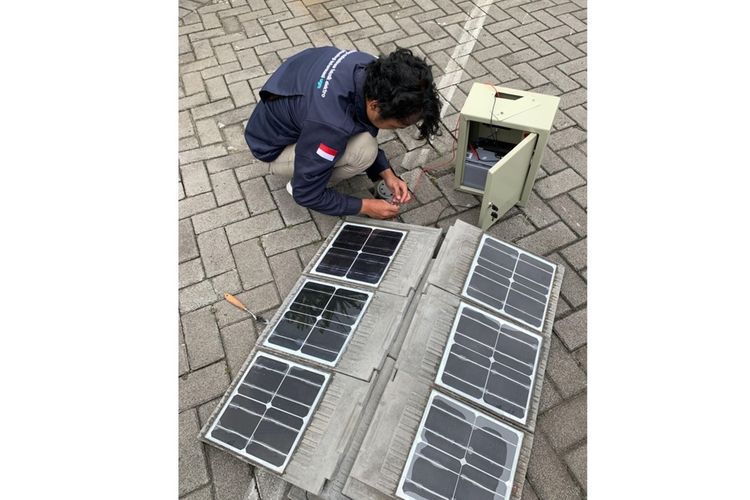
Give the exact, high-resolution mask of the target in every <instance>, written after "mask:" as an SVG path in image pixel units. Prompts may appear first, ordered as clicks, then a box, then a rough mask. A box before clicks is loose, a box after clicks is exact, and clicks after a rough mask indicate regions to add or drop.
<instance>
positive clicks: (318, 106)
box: [245, 47, 388, 215]
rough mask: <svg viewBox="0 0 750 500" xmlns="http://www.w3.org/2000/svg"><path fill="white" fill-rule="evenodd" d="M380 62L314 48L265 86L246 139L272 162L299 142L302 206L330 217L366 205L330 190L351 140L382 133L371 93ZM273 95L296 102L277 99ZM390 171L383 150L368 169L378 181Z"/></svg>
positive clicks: (297, 191) (297, 180) (297, 182)
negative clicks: (373, 67)
mask: <svg viewBox="0 0 750 500" xmlns="http://www.w3.org/2000/svg"><path fill="white" fill-rule="evenodd" d="M374 60H375V57H373V56H371V55H370V54H366V53H364V52H357V51H347V50H339V49H337V48H335V47H320V48H313V49H306V50H303V51H302V52H300V53H299V54H296V55H294V56H292V57H290V58H289V59H287V60H286V61H284V63H283V64H282V65H281V66H279V68H278V69H277V70H276V71H275V72H274V74H273V75H271V77H270V78H269V79H268V81H267V82H266V84H265V85H264V86H263V88H262V89H261V91H260V97H261V102H260V103H258V105H257V106H256V107H255V110H254V111H253V113H252V114H251V116H250V120H249V121H248V122H247V127H246V128H245V140H246V141H247V145H248V146H249V147H250V150H251V151H252V153H253V155H254V156H255V157H256V158H258V159H259V160H261V161H265V162H271V161H273V160H275V159H276V158H277V157H278V156H279V154H281V152H282V151H283V149H284V147H286V146H287V145H289V144H294V143H296V144H297V145H296V147H295V160H294V177H293V178H292V187H293V188H294V189H293V193H294V200H295V201H296V202H297V203H298V204H300V205H302V206H304V207H307V208H310V209H313V210H317V211H318V212H322V213H324V214H329V215H354V214H357V213H359V211H360V210H361V208H362V200H360V199H359V198H355V197H353V196H348V195H345V194H342V193H339V192H338V191H336V190H334V189H330V188H328V187H326V186H327V184H328V181H329V179H330V178H331V174H332V169H333V165H334V164H335V163H336V161H338V159H339V158H340V157H341V155H342V154H343V153H344V150H345V149H346V143H347V141H348V140H349V138H350V137H352V136H353V135H356V134H359V133H362V132H365V131H366V132H369V133H370V134H372V135H373V137H375V136H377V133H378V129H377V128H376V127H375V126H374V125H373V124H372V123H370V121H369V120H368V119H367V113H366V111H365V96H364V94H363V87H364V81H365V74H366V71H365V66H366V65H367V64H368V63H370V62H372V61H374ZM271 94H273V95H278V96H296V97H292V98H289V99H277V100H274V101H272V102H269V101H268V98H269V97H270V95H271ZM387 168H388V160H386V157H385V153H383V151H382V150H378V156H377V158H376V159H375V163H373V164H372V166H371V167H369V168H368V169H367V171H366V172H367V175H368V176H369V177H370V179H372V180H373V181H375V180H378V179H379V178H380V175H379V173H380V172H382V171H383V170H385V169H387Z"/></svg>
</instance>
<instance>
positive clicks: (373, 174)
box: [365, 148, 390, 182]
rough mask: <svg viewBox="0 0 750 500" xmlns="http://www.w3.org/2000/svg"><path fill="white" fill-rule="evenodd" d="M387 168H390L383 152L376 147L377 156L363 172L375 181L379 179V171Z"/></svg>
mask: <svg viewBox="0 0 750 500" xmlns="http://www.w3.org/2000/svg"><path fill="white" fill-rule="evenodd" d="M388 168H390V167H389V165H388V159H387V158H386V157H385V153H384V152H383V150H382V149H380V148H378V156H377V157H375V163H373V164H372V166H371V167H369V168H368V169H367V170H365V173H366V174H367V177H369V178H370V180H371V181H373V182H376V181H379V180H380V179H381V177H380V172H382V171H383V170H387V169H388Z"/></svg>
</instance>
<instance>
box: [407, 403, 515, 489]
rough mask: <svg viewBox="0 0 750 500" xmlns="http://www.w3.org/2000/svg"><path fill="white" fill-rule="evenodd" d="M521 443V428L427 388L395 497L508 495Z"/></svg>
mask: <svg viewBox="0 0 750 500" xmlns="http://www.w3.org/2000/svg"><path fill="white" fill-rule="evenodd" d="M522 441H523V434H522V433H521V432H519V431H517V430H515V429H512V428H510V427H509V426H507V425H505V424H503V423H501V422H499V421H497V420H495V419H491V418H488V417H486V416H485V415H483V414H482V413H479V412H477V411H475V410H473V409H471V408H469V407H468V406H466V405H464V404H462V403H459V402H458V401H456V400H454V399H452V398H449V397H447V396H443V395H442V394H439V393H438V392H435V391H432V394H431V395H430V400H429V402H428V404H427V407H426V409H425V412H424V415H423V417H422V421H421V423H420V425H419V429H418V430H417V436H416V438H415V439H414V443H413V445H412V448H411V452H410V454H409V458H408V460H407V463H406V467H405V469H404V472H403V474H402V476H401V481H400V482H399V486H398V490H397V495H398V496H399V497H400V498H408V499H424V500H440V499H457V500H458V499H472V500H475V499H476V500H483V499H487V500H490V499H508V498H510V496H511V490H512V486H513V478H514V476H515V469H516V464H517V462H518V457H519V453H520V449H521V444H522Z"/></svg>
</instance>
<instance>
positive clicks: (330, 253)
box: [313, 222, 406, 286]
mask: <svg viewBox="0 0 750 500" xmlns="http://www.w3.org/2000/svg"><path fill="white" fill-rule="evenodd" d="M405 234H406V233H405V232H404V231H396V230H390V229H379V228H376V227H372V226H363V225H359V224H351V223H348V222H347V223H345V224H343V225H342V226H341V228H340V229H339V232H338V234H337V235H336V238H334V239H333V241H332V242H331V244H330V245H329V246H328V247H327V248H326V251H325V252H323V256H322V257H321V258H320V260H319V261H318V262H317V264H316V265H315V267H314V268H313V274H321V275H328V276H336V277H337V278H340V279H343V280H348V281H355V282H358V283H366V284H368V285H374V286H377V285H378V284H380V281H381V280H382V279H383V275H384V274H385V271H386V270H387V269H388V266H389V265H390V263H391V259H392V258H393V256H394V255H395V254H396V251H397V250H398V248H399V246H400V245H401V242H402V241H403V238H404V235H405Z"/></svg>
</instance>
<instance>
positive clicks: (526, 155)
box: [479, 133, 538, 231]
mask: <svg viewBox="0 0 750 500" xmlns="http://www.w3.org/2000/svg"><path fill="white" fill-rule="evenodd" d="M537 137H538V136H537V134H533V133H530V134H529V135H528V136H526V137H525V138H524V140H522V141H521V142H520V143H518V145H517V146H516V147H515V148H513V149H512V150H511V151H510V152H509V153H508V154H506V155H505V156H504V157H503V159H502V160H500V161H499V162H497V163H496V164H495V166H493V167H492V168H491V169H490V170H489V171H488V172H487V181H486V182H485V184H484V197H483V198H482V211H481V212H480V214H479V226H480V227H481V228H482V231H486V230H487V229H489V227H490V226H491V225H492V224H494V223H495V222H497V220H498V219H499V218H500V217H501V216H502V215H503V214H504V213H505V212H507V211H508V210H510V208H511V207H512V206H513V205H515V204H516V203H518V202H519V201H520V200H521V195H522V194H523V187H524V185H525V183H526V175H527V174H528V173H529V165H530V164H531V155H532V154H534V146H536V140H537Z"/></svg>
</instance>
